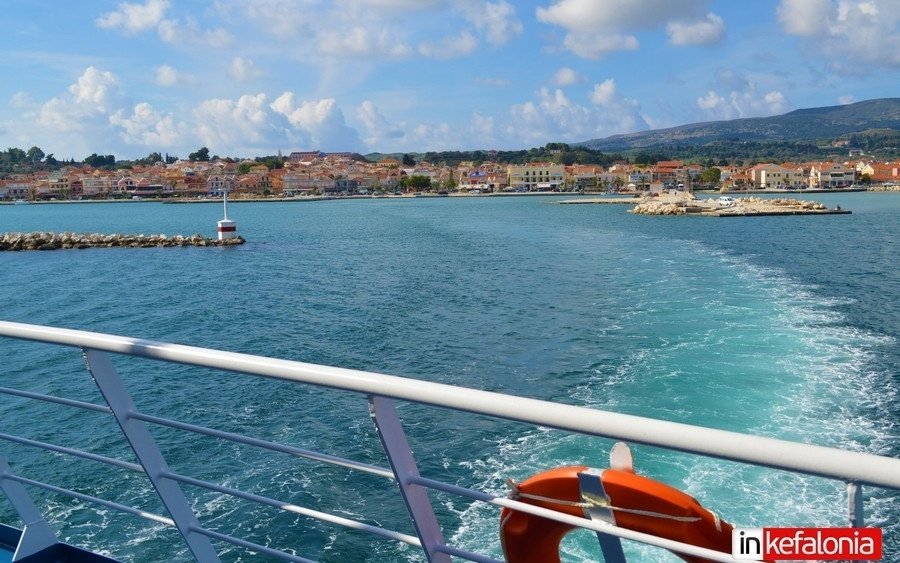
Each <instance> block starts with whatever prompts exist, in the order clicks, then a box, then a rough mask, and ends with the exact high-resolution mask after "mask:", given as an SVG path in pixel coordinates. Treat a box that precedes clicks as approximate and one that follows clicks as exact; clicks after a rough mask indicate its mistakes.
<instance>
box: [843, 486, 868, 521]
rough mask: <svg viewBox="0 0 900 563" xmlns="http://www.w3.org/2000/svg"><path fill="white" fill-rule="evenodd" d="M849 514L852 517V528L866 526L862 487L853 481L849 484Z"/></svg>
mask: <svg viewBox="0 0 900 563" xmlns="http://www.w3.org/2000/svg"><path fill="white" fill-rule="evenodd" d="M847 514H848V516H849V517H850V526H851V527H853V528H862V527H863V526H865V515H864V514H863V496H862V486H861V485H860V484H859V483H854V482H853V481H850V482H849V483H847Z"/></svg>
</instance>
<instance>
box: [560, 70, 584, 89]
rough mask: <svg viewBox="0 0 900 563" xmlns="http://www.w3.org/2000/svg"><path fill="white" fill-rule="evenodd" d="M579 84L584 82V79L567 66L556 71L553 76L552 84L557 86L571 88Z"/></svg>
mask: <svg viewBox="0 0 900 563" xmlns="http://www.w3.org/2000/svg"><path fill="white" fill-rule="evenodd" d="M579 82H584V77H583V76H581V75H580V74H578V73H577V72H575V71H574V70H572V69H571V68H569V67H567V66H564V67H562V68H561V69H559V70H557V71H556V74H554V75H553V83H554V84H556V85H557V86H571V85H573V84H578V83H579Z"/></svg>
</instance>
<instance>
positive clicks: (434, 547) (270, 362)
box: [0, 321, 900, 562]
mask: <svg viewBox="0 0 900 563" xmlns="http://www.w3.org/2000/svg"><path fill="white" fill-rule="evenodd" d="M0 336H5V337H10V338H16V339H22V340H31V341H37V342H43V343H49V344H58V345H64V346H73V347H78V348H81V349H82V350H83V351H85V354H86V360H87V362H88V367H89V369H91V371H92V373H94V372H95V371H99V374H98V373H94V375H95V380H96V381H97V384H98V386H100V387H101V391H102V392H103V394H104V397H105V398H106V399H107V402H108V403H109V405H110V407H111V408H110V407H107V406H105V405H94V404H92V403H83V402H80V401H73V400H69V399H61V398H52V397H47V396H41V395H39V394H34V393H29V392H22V391H17V390H9V389H6V388H0V393H3V392H8V394H12V395H17V396H21V397H26V398H38V399H44V400H51V401H52V402H57V403H60V404H64V405H68V406H76V407H80V408H86V409H89V410H95V411H100V412H104V413H112V414H114V415H115V416H116V418H117V420H118V421H119V423H120V425H121V426H122V430H123V433H125V434H126V437H128V439H129V442H132V447H133V448H134V449H135V453H137V454H138V458H139V461H141V465H142V467H141V466H135V464H129V463H128V462H120V461H118V460H112V458H104V457H103V456H98V455H96V454H89V453H86V452H80V453H76V452H77V450H71V449H69V448H64V447H62V446H53V445H48V444H43V443H41V442H36V441H29V440H26V439H20V438H15V439H13V440H12V441H18V442H19V443H24V444H26V445H32V446H37V447H43V446H51V447H49V448H47V449H51V450H53V451H58V452H60V453H72V454H74V455H81V457H85V458H87V459H93V460H95V461H101V462H114V463H113V464H115V465H119V466H120V467H125V468H127V469H134V468H135V467H139V468H140V469H142V470H144V471H145V472H147V471H149V470H150V469H153V470H154V471H153V473H154V474H155V475H156V477H154V479H156V480H157V481H154V486H155V487H156V488H157V491H158V492H159V493H160V495H161V498H162V499H163V502H164V504H166V506H167V507H169V508H170V513H171V507H170V505H169V503H168V502H167V500H166V496H167V495H168V496H170V497H171V498H170V501H171V500H172V499H174V502H175V505H174V506H175V507H176V512H180V514H172V516H173V518H172V521H173V523H174V525H177V526H178V527H179V530H180V531H182V535H183V536H184V537H185V540H186V541H187V542H188V543H189V545H192V544H195V545H196V546H197V547H196V549H195V548H193V547H192V552H194V554H195V556H196V557H197V558H198V560H206V559H208V560H210V561H213V560H216V558H215V555H214V554H213V555H210V556H208V557H207V556H206V555H204V556H202V557H201V556H200V555H198V553H202V552H203V550H205V549H206V547H205V546H206V545H207V544H205V543H204V542H201V541H199V540H198V537H199V536H205V537H207V538H214V539H220V540H223V541H228V542H230V543H233V544H235V545H239V546H244V547H247V548H249V549H257V550H258V551H260V552H263V553H268V554H281V556H282V557H283V558H285V559H288V560H293V561H306V559H303V558H302V557H298V556H293V555H290V554H287V553H284V552H279V551H277V550H273V549H272V548H269V547H266V546H257V545H256V544H252V543H251V542H247V541H246V540H240V539H237V538H233V537H231V536H227V535H226V534H221V533H219V532H214V531H210V530H206V529H205V528H203V527H202V526H200V525H199V523H197V521H196V517H195V516H194V515H193V513H192V512H191V511H190V509H189V508H187V512H186V513H185V512H184V511H183V509H182V508H181V506H182V504H179V503H183V501H182V500H179V499H183V495H182V493H181V492H180V491H179V490H177V487H176V489H175V490H174V491H173V492H166V490H165V489H170V488H171V487H170V485H171V484H174V483H176V482H181V483H185V484H189V485H195V486H200V487H203V488H207V489H210V490H214V491H217V492H220V493H224V494H234V495H235V496H239V497H241V498H245V499H247V500H253V501H256V502H261V503H263V504H269V505H272V506H279V507H281V508H283V509H285V507H287V508H286V509H287V510H290V511H293V512H295V513H301V514H306V515H309V516H311V517H314V518H318V519H320V520H325V521H330V522H332V523H336V524H338V525H344V526H347V527H350V528H355V529H364V530H365V531H368V532H370V533H376V534H377V535H383V536H386V537H391V538H392V539H396V540H399V541H404V542H405V543H411V544H413V545H420V546H421V547H422V548H423V549H424V550H425V552H426V555H427V556H428V558H429V559H430V560H432V561H449V558H446V557H447V555H454V556H459V557H462V558H466V559H470V560H473V561H485V562H487V561H493V560H492V559H490V558H488V557H484V556H481V555H477V554H472V553H468V552H466V551H464V550H461V549H458V548H455V547H452V546H449V545H446V544H445V542H444V541H443V538H442V536H441V532H440V528H439V527H436V526H438V525H437V522H436V520H434V514H433V512H432V511H431V507H430V504H429V501H428V498H427V496H424V490H425V488H430V489H434V490H440V491H444V492H448V493H452V494H456V495H460V496H463V497H466V498H471V499H475V500H478V501H481V502H486V503H490V504H493V505H496V506H503V507H509V508H514V509H516V510H520V511H522V512H528V513H532V514H536V515H540V516H542V517H545V518H549V519H552V520H556V521H559V522H565V523H569V524H573V525H576V526H579V527H583V528H588V529H591V530H595V531H597V532H601V533H603V534H608V535H610V536H616V537H624V538H627V539H633V540H636V541H641V542H643V543H647V544H650V545H655V546H658V547H663V548H666V549H670V550H675V551H678V552H680V553H686V554H692V555H696V556H698V557H705V558H707V559H710V560H716V561H730V560H731V558H730V556H729V555H726V554H721V553H718V552H714V551H711V550H707V549H703V548H698V547H696V546H691V545H687V544H682V543H679V542H673V541H671V540H666V539H663V538H658V537H654V536H649V535H647V534H640V533H637V532H633V531H630V530H623V529H620V528H616V527H613V526H609V525H608V524H604V523H598V522H592V521H590V520H586V519H581V518H576V517H571V516H567V515H565V514H561V513H558V512H555V511H552V510H547V509H543V508H540V507H535V506H532V505H528V504H525V503H521V502H518V501H515V500H511V499H506V498H499V497H496V496H495V495H490V494H487V493H483V492H481V491H473V490H470V489H465V488H463V487H458V486H456V485H450V484H447V483H442V482H440V481H436V480H433V479H428V478H426V477H422V476H419V474H418V470H417V469H416V467H415V460H414V459H413V458H412V457H410V456H409V448H408V444H407V443H406V438H405V435H404V432H403V429H402V426H400V424H399V419H397V418H396V413H395V411H394V410H393V406H392V404H391V403H390V401H389V399H401V400H406V401H412V402H417V403H422V404H427V405H433V406H437V407H443V408H450V409H454V410H460V411H466V412H472V413H477V414H482V415H488V416H492V417H498V418H503V419H508V420H515V421H520V422H526V423H531V424H536V425H540V426H546V427H552V428H558V429H562V430H568V431H573V432H578V433H582V434H587V435H592V436H600V437H606V438H614V439H619V440H625V441H628V442H633V443H642V444H647V445H652V446H658V447H662V448H666V449H670V450H676V451H683V452H689V453H694V454H699V455H704V456H709V457H716V458H721V459H728V460H732V461H739V462H744V463H750V464H754V465H759V466H764V467H771V468H777V469H783V470H788V471H793V472H799V473H805V474H809V475H816V476H821V477H827V478H832V479H838V480H841V481H844V482H846V483H848V484H849V494H850V503H849V504H850V513H851V519H852V521H853V522H854V523H855V524H861V522H862V515H861V508H862V494H861V489H862V487H861V486H860V485H862V484H866V485H875V486H878V487H883V488H889V489H900V459H894V458H888V457H883V456H877V455H873V454H866V453H860V452H849V451H844V450H839V449H835V448H828V447H823V446H815V445H810V444H801V443H796V442H789V441H785V440H778V439H773V438H763V437H758V436H751V435H745V434H740V433H736V432H729V431H724V430H716V429H710V428H704V427H698V426H692V425H687V424H681V423H674V422H668V421H661V420H655V419H650V418H644V417H638V416H632V415H623V414H618V413H612V412H606V411H600V410H595V409H588V408H583V407H576V406H570V405H561V404H557V403H551V402H547V401H540V400H535V399H527V398H522V397H515V396H510V395H504V394H500V393H492V392H487V391H480V390H476V389H469V388H463V387H456V386H451V385H444V384H439V383H432V382H426V381H420V380H414V379H408V378H402V377H396V376H390V375H382V374H376V373H371V372H364V371H358V370H349V369H342V368H335V367H328V366H321V365H315V364H308V363H302V362H293V361H288V360H280V359H273V358H267V357H261V356H252V355H247V354H239V353H233V352H224V351H217V350H210V349H205V348H197V347H192V346H183V345H177V344H168V343H164V342H157V341H151V340H143V339H134V338H127V337H122V336H114V335H108V334H101V333H94V332H85V331H78V330H71V329H61V328H52V327H44V326H38V325H29V324H22V323H12V322H4V321H0ZM103 352H111V353H116V354H125V355H131V356H136V357H141V358H148V359H153V360H160V361H166V362H175V363H180V364H186V365H193V366H200V367H207V368H213V369H218V370H224V371H230V372H238V373H245V374H250V375H257V376H262V377H267V378H273V379H280V380H286V381H293V382H298V383H305V384H312V385H317V386H323V387H329V388H336V389H343V390H348V391H354V392H357V393H362V394H365V395H366V396H368V397H369V400H370V405H371V406H370V409H371V410H372V414H373V418H374V419H375V422H376V428H377V429H378V431H379V434H380V435H381V438H382V443H383V446H384V448H385V451H386V453H387V454H388V459H389V461H390V462H391V466H392V470H391V471H388V470H386V469H383V468H379V467H377V466H373V465H369V464H364V463H361V462H356V461H353V460H345V459H342V458H337V457H335V456H330V455H328V454H321V453H318V452H310V451H308V450H302V449H299V448H293V447H291V446H284V445H281V444H275V443H272V442H267V441H264V440H259V439H256V438H250V437H245V436H241V435H238V434H232V433H227V432H222V431H218V430H212V429H208V428H203V427H198V426H194V425H190V424H186V423H181V422H178V421H172V420H169V419H164V418H160V417H155V416H151V415H147V414H143V413H139V412H137V411H136V410H135V409H134V407H133V405H132V404H131V403H130V398H129V397H128V395H127V391H125V390H124V387H121V381H120V380H119V379H118V376H117V374H116V373H115V369H114V368H113V367H112V364H111V363H110V362H109V361H108V359H107V358H106V357H105V355H103ZM93 365H96V366H94V367H92V366H93ZM101 380H106V381H107V383H106V384H104V383H102V381H101ZM111 392H112V396H109V395H110V393H111ZM145 422H146V423H155V424H162V425H165V426H169V427H172V428H178V429H181V430H188V431H194V432H199V433H201V434H206V435H209V436H214V437H219V438H224V439H229V440H234V441H237V442H240V443H245V444H249V445H254V446H259V447H264V448H268V449H272V450H274V451H281V452H283V453H288V454H291V455H298V456H302V457H307V458H310V459H314V460H318V461H323V462H326V463H333V464H337V465H343V466H345V467H349V468H351V469H356V470H361V471H366V472H369V473H373V474H376V475H381V476H386V477H393V478H395V479H396V480H397V481H398V485H400V489H401V494H402V495H403V497H404V499H405V500H406V502H407V507H408V508H409V510H410V513H411V515H412V516H413V521H414V524H415V525H416V530H417V534H418V536H419V538H418V539H417V538H414V537H412V536H405V535H404V534H399V533H397V532H391V531H389V530H383V529H380V528H377V530H380V531H375V530H370V529H366V527H367V526H368V525H366V524H362V523H359V522H354V521H351V520H348V521H347V522H341V521H340V520H342V519H341V518H340V517H334V516H331V515H327V514H324V513H317V514H316V511H311V510H309V509H304V508H302V507H296V506H294V505H288V504H287V503H280V501H275V500H272V499H268V498H266V497H261V496H260V497H257V496H256V495H252V494H250V493H244V492H242V491H236V490H232V489H228V488H227V487H222V486H220V485H215V484H212V483H207V482H204V481H200V480H196V479H193V478H190V477H187V476H182V475H178V474H176V473H174V472H171V471H169V470H168V468H167V467H166V466H165V461H164V460H162V458H161V457H159V456H160V454H159V451H158V449H157V448H156V446H155V444H153V443H152V439H151V438H149V434H146V430H144V429H143V427H141V426H138V427H137V430H135V428H131V427H130V426H131V425H133V424H139V425H140V424H143V423H145ZM135 432H136V434H135ZM142 433H143V434H142ZM130 434H134V436H132V435H130ZM135 436H137V437H138V438H137V442H138V443H137V444H135V443H134V440H135ZM141 436H146V437H144V438H142V437H141ZM0 439H8V437H7V436H4V435H0ZM148 440H149V442H150V444H149V447H148V444H146V443H143V442H146V441H148ZM404 452H406V453H404ZM144 458H147V459H149V460H150V461H149V462H148V461H147V460H146V459H144ZM157 458H158V461H154V460H156V459H157ZM148 463H149V464H150V465H151V466H152V467H148ZM148 476H149V473H148ZM2 479H10V480H13V481H17V482H19V483H35V486H43V487H45V488H47V487H52V486H50V485H45V484H37V483H36V482H30V481H28V480H26V479H24V478H21V477H18V476H14V475H9V474H6V473H4V474H3V475H0V481H2ZM161 488H162V489H164V490H161ZM4 490H6V489H5V488H4ZM60 491H62V492H67V493H73V492H72V491H65V490H63V489H60ZM74 494H75V495H78V493H74ZM173 494H174V496H171V495H173ZM7 495H8V496H9V495H10V493H9V492H8V491H7ZM80 496H81V497H84V498H93V497H87V496H85V495H80ZM253 497H257V498H253ZM11 500H13V504H14V505H15V504H16V502H15V500H14V499H13V498H11ZM20 500H21V499H20ZM97 500H100V499H97ZM100 502H101V503H104V504H106V505H107V506H110V503H109V501H102V500H100ZM113 504H114V503H113ZM126 508H127V507H126ZM130 511H131V512H133V513H135V512H140V511H138V510H137V509H133V508H131V509H130ZM142 516H144V517H148V516H147V515H144V514H142ZM154 516H155V515H154ZM157 518H162V517H157ZM368 527H370V528H375V527H372V526H368ZM401 536H405V537H401ZM198 550H199V551H198Z"/></svg>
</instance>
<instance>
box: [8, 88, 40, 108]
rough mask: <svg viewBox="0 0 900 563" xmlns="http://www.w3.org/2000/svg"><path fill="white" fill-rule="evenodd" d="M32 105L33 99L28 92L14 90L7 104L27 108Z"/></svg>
mask: <svg viewBox="0 0 900 563" xmlns="http://www.w3.org/2000/svg"><path fill="white" fill-rule="evenodd" d="M32 105H34V100H32V98H31V94H29V93H28V92H16V93H15V94H13V95H12V97H11V98H10V99H9V106H10V107H12V108H15V109H22V108H27V107H30V106H32Z"/></svg>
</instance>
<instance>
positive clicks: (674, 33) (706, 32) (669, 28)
mask: <svg viewBox="0 0 900 563" xmlns="http://www.w3.org/2000/svg"><path fill="white" fill-rule="evenodd" d="M666 33H668V34H669V41H670V42H671V43H672V44H673V45H712V44H714V43H718V42H719V41H721V40H722V38H723V37H725V21H724V20H723V19H722V18H721V17H719V16H717V15H715V14H706V17H705V18H704V19H702V20H700V21H693V22H690V21H671V22H669V23H668V25H666Z"/></svg>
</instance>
